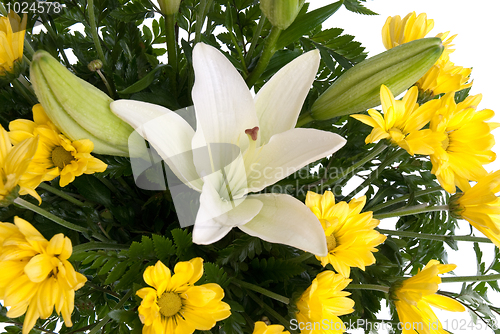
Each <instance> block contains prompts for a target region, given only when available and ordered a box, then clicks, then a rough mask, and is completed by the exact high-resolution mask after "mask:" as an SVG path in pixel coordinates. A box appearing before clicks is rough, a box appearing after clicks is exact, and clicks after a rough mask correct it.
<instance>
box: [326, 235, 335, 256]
mask: <svg viewBox="0 0 500 334" xmlns="http://www.w3.org/2000/svg"><path fill="white" fill-rule="evenodd" d="M326 247H328V251H329V252H331V251H332V250H334V249H335V247H337V240H336V239H335V236H334V235H333V234H332V235H329V236H327V237H326Z"/></svg>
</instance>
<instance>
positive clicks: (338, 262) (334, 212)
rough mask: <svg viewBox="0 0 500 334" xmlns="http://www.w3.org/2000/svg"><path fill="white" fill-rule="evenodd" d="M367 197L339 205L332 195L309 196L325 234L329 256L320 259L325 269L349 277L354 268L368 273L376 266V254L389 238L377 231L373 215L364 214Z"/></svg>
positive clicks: (326, 193) (307, 201) (327, 192)
mask: <svg viewBox="0 0 500 334" xmlns="http://www.w3.org/2000/svg"><path fill="white" fill-rule="evenodd" d="M365 203H366V196H363V197H360V198H358V199H353V200H352V201H351V202H349V204H347V203H346V202H339V203H336V204H335V196H334V195H333V193H332V192H331V191H326V192H325V193H324V194H323V195H319V194H316V193H314V192H311V191H309V192H307V197H306V205H307V206H308V207H309V209H311V211H312V212H313V213H314V214H315V215H316V217H318V219H319V221H320V222H321V225H322V226H323V229H324V230H325V236H326V244H327V247H328V255H327V256H324V257H319V256H316V258H317V259H318V260H320V261H321V264H322V265H323V266H326V265H327V264H328V263H330V264H331V265H332V266H333V268H334V269H335V270H336V271H337V272H338V273H340V274H341V275H343V276H344V277H349V275H350V274H351V267H358V268H360V269H361V270H365V267H366V266H370V265H372V264H374V263H375V257H374V256H373V252H378V249H376V248H375V247H377V246H378V245H380V244H381V243H383V242H384V241H385V239H386V238H387V237H386V236H385V235H382V234H380V233H379V232H377V231H375V230H374V228H375V227H376V226H378V224H379V222H380V221H379V220H377V219H373V213H372V212H371V211H369V212H363V213H361V210H362V209H363V207H364V206H365Z"/></svg>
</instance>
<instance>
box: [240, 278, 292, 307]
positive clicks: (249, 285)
mask: <svg viewBox="0 0 500 334" xmlns="http://www.w3.org/2000/svg"><path fill="white" fill-rule="evenodd" d="M232 282H233V283H235V284H237V285H239V286H241V287H242V288H246V289H249V290H253V291H255V292H258V293H260V294H263V295H264V296H267V297H269V298H272V299H274V300H277V301H280V302H282V303H284V304H289V303H290V299H288V298H287V297H284V296H282V295H278V294H277V293H274V292H272V291H269V290H266V289H264V288H261V287H260V286H257V285H255V284H252V283H248V282H243V281H240V280H239V279H236V278H233V279H232Z"/></svg>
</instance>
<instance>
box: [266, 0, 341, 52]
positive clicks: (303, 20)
mask: <svg viewBox="0 0 500 334" xmlns="http://www.w3.org/2000/svg"><path fill="white" fill-rule="evenodd" d="M342 3H343V1H342V0H341V1H337V2H335V3H332V4H330V5H327V6H324V7H321V8H318V9H316V10H313V11H312V12H309V13H306V14H304V15H299V16H297V19H296V20H295V21H294V22H293V23H292V25H291V26H290V27H288V29H286V30H284V31H283V32H282V33H281V35H280V37H279V40H278V43H276V47H275V48H276V50H280V49H283V48H284V47H285V46H287V45H289V44H291V43H294V42H295V41H297V40H298V39H299V38H301V37H302V36H304V35H307V34H308V33H309V32H311V31H312V30H314V29H315V28H316V27H318V26H319V25H321V24H322V23H323V22H324V21H326V20H327V19H328V18H329V17H330V16H332V15H333V14H334V13H335V12H336V11H337V10H338V9H339V8H340V7H341V6H342Z"/></svg>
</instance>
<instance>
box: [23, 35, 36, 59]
mask: <svg viewBox="0 0 500 334" xmlns="http://www.w3.org/2000/svg"><path fill="white" fill-rule="evenodd" d="M24 50H26V51H27V52H28V54H29V56H30V57H31V58H33V55H34V54H35V49H33V47H32V46H31V44H30V42H29V40H28V37H24ZM28 60H30V59H28Z"/></svg>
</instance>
